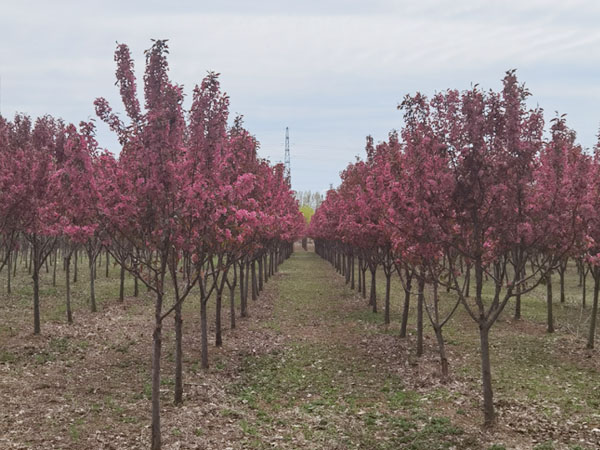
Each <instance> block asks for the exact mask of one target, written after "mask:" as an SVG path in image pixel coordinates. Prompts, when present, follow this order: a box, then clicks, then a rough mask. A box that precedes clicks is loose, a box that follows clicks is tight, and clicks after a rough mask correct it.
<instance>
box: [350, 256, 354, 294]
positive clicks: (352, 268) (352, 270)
mask: <svg viewBox="0 0 600 450" xmlns="http://www.w3.org/2000/svg"><path fill="white" fill-rule="evenodd" d="M350 266H351V268H350V270H351V275H350V289H352V290H354V255H352V256H351V260H350Z"/></svg>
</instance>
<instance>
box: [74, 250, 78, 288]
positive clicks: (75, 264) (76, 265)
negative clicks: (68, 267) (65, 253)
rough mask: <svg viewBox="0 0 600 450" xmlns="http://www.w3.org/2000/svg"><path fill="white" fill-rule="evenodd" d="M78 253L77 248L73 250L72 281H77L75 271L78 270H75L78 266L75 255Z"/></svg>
mask: <svg viewBox="0 0 600 450" xmlns="http://www.w3.org/2000/svg"><path fill="white" fill-rule="evenodd" d="M78 253H79V252H78V251H77V250H75V260H74V261H73V283H77V272H78V271H77V267H78V264H77V259H78V256H77V255H78Z"/></svg>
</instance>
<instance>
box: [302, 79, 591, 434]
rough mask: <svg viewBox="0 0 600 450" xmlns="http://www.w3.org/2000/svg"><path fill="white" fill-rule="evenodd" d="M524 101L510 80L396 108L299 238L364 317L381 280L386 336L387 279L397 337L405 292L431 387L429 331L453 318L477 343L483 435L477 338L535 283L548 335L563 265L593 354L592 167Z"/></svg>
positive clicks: (568, 135)
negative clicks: (426, 349)
mask: <svg viewBox="0 0 600 450" xmlns="http://www.w3.org/2000/svg"><path fill="white" fill-rule="evenodd" d="M528 95H529V94H528V91H527V90H526V89H525V87H524V86H523V85H521V84H519V83H518V81H517V79H516V76H515V73H514V72H513V71H511V72H508V73H507V75H506V77H505V78H504V81H503V89H502V91H501V92H493V91H489V92H484V91H482V90H481V89H480V88H478V87H477V86H475V87H473V88H472V89H470V90H467V91H464V92H459V91H456V90H448V91H445V92H442V93H439V94H437V95H435V96H434V97H433V98H431V99H428V98H426V97H424V96H423V95H420V94H416V95H414V96H407V97H406V98H405V100H404V101H403V102H402V104H401V105H400V106H399V109H401V110H402V111H403V112H404V127H403V129H402V130H401V132H400V133H399V134H398V133H396V132H392V133H391V134H390V136H389V140H388V141H387V142H382V143H380V144H378V145H376V146H375V145H374V144H373V141H372V139H370V138H368V140H367V148H366V152H367V157H366V160H365V161H361V160H358V161H357V162H356V163H354V164H350V165H349V166H348V168H347V169H346V170H345V171H344V172H343V173H342V175H341V177H342V183H341V185H340V187H339V188H338V189H337V190H330V191H329V192H328V194H327V198H326V200H325V202H324V203H323V204H322V205H321V207H320V208H319V209H318V210H317V211H316V213H315V215H314V217H313V219H312V222H311V224H310V228H309V235H311V236H312V237H313V238H314V239H315V248H316V251H317V253H319V254H320V255H321V256H322V257H324V258H327V259H328V260H330V261H331V262H332V264H334V265H335V266H336V268H337V269H338V270H339V271H340V272H341V273H342V274H344V275H345V276H346V281H347V282H348V283H350V284H351V286H352V288H354V287H357V288H358V290H359V291H361V292H362V294H363V296H365V297H366V283H365V279H366V274H367V272H369V274H370V277H371V284H370V285H371V293H370V295H369V302H370V304H371V305H372V307H373V310H374V311H377V297H376V293H375V274H376V271H377V268H381V269H382V272H383V275H384V276H385V277H386V292H385V321H386V323H389V320H390V315H389V305H390V284H391V283H390V280H391V277H392V276H393V275H394V274H397V275H398V276H399V277H400V280H401V282H402V286H403V288H404V291H405V294H404V305H403V315H402V324H401V330H400V333H401V336H402V337H404V336H405V335H406V327H407V318H408V313H409V302H410V299H411V293H412V292H415V293H416V296H417V305H416V314H417V318H416V322H417V339H416V340H417V354H418V355H421V354H422V353H423V320H424V316H426V317H428V318H429V321H430V322H431V326H432V328H433V330H434V332H435V335H436V338H437V345H438V350H439V356H440V373H441V375H442V377H443V378H444V379H445V378H446V377H447V376H448V361H447V357H446V351H445V349H444V339H443V327H444V325H445V324H446V323H447V322H448V320H450V318H451V317H452V315H453V314H454V313H455V312H456V311H457V309H458V308H459V307H460V305H462V307H463V308H464V309H465V310H466V312H467V314H468V316H469V317H470V318H471V319H472V323H473V326H474V327H477V329H478V331H479V336H480V356H481V371H482V374H481V375H482V384H483V399H484V405H483V409H484V418H485V423H486V425H492V424H493V423H494V421H495V412H494V404H493V395H492V378H491V367H490V354H489V349H490V343H489V333H490V329H491V328H492V326H493V325H494V323H495V322H496V321H497V319H498V317H499V315H500V314H501V313H502V311H503V310H504V309H505V307H506V306H507V304H508V303H509V301H510V300H511V299H514V305H515V317H516V318H517V319H518V318H519V317H520V302H521V295H523V294H524V293H526V292H528V291H530V290H532V289H534V288H535V287H536V286H538V285H539V284H540V283H542V282H543V283H545V284H546V285H547V289H548V302H547V309H548V331H549V332H552V331H553V317H552V289H551V288H552V284H551V274H552V272H553V271H557V272H559V274H560V275H561V280H562V281H563V283H561V286H564V271H565V268H566V263H567V260H568V259H569V258H571V259H573V260H575V261H576V262H577V263H578V267H579V268H580V272H581V273H582V274H587V273H588V270H589V271H590V272H591V274H592V275H593V278H594V280H595V283H594V301H593V312H592V320H591V329H590V334H589V342H588V347H593V343H594V341H593V340H594V333H595V318H596V312H597V305H598V290H599V286H600V245H599V244H598V243H600V214H599V211H600V159H599V155H598V154H596V155H594V156H593V157H592V156H589V155H587V154H586V153H584V152H583V151H582V149H581V147H579V146H578V145H576V144H575V133H574V132H573V131H572V130H570V129H569V128H568V127H567V126H566V123H565V119H564V117H557V118H555V119H554V120H552V122H551V126H550V133H549V137H548V138H547V139H545V138H544V137H543V128H544V121H543V115H542V110H541V109H539V108H538V109H528V108H527V106H526V103H525V102H526V98H527V97H528ZM356 260H357V261H358V270H355V261H356ZM355 272H356V273H358V283H357V284H356V283H355V279H354V277H355ZM584 285H585V284H584ZM584 292H585V291H584ZM448 293H450V294H448ZM584 298H585V297H584ZM562 299H563V300H564V290H563V295H562ZM511 303H512V302H511ZM425 320H426V319H425Z"/></svg>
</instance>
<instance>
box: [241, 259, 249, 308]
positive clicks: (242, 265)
mask: <svg viewBox="0 0 600 450" xmlns="http://www.w3.org/2000/svg"><path fill="white" fill-rule="evenodd" d="M245 283H246V277H245V274H244V263H243V262H241V263H240V316H242V317H246V316H247V315H248V312H247V311H246V302H245V301H244V300H245V299H244V293H245V292H246V290H245V286H244V284H245Z"/></svg>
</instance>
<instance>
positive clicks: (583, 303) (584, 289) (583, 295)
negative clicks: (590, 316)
mask: <svg viewBox="0 0 600 450" xmlns="http://www.w3.org/2000/svg"><path fill="white" fill-rule="evenodd" d="M581 272H582V274H581V280H582V282H581V306H582V307H583V308H584V309H585V308H586V307H587V305H586V295H587V286H586V278H587V271H586V270H585V267H583V268H582V271H581Z"/></svg>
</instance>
